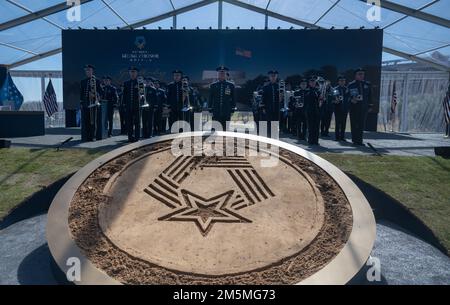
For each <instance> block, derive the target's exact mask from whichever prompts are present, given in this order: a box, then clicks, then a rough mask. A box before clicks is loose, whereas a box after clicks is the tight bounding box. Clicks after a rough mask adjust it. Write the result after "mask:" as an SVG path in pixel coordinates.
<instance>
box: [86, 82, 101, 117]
mask: <svg viewBox="0 0 450 305" xmlns="http://www.w3.org/2000/svg"><path fill="white" fill-rule="evenodd" d="M98 100H99V96H98V92H97V79H96V78H95V76H94V75H92V76H91V79H90V80H89V105H88V108H89V114H90V120H91V124H94V123H95V118H94V116H95V113H96V111H95V107H97V106H100V103H99V102H98Z"/></svg>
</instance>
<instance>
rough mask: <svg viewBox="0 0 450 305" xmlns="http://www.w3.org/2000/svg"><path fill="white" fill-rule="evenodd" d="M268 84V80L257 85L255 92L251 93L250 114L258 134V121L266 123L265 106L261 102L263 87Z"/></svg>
mask: <svg viewBox="0 0 450 305" xmlns="http://www.w3.org/2000/svg"><path fill="white" fill-rule="evenodd" d="M268 83H269V78H266V79H265V80H264V83H263V84H261V85H259V86H258V87H257V88H256V91H255V92H253V101H252V112H253V121H254V122H255V124H256V130H257V133H258V134H259V121H267V120H266V114H265V111H266V109H265V106H264V104H263V102H262V93H263V90H262V89H263V88H264V86H265V85H267V84H268Z"/></svg>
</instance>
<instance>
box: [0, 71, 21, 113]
mask: <svg viewBox="0 0 450 305" xmlns="http://www.w3.org/2000/svg"><path fill="white" fill-rule="evenodd" d="M22 103H23V95H22V93H20V91H19V90H18V89H17V87H16V85H14V82H13V80H12V78H11V74H9V72H8V75H7V76H6V80H5V82H4V84H3V87H2V88H1V90H0V106H10V108H11V110H19V109H20V107H21V106H22Z"/></svg>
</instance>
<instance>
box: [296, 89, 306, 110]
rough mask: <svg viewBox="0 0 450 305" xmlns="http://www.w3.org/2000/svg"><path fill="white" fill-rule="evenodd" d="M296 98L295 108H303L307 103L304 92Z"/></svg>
mask: <svg viewBox="0 0 450 305" xmlns="http://www.w3.org/2000/svg"><path fill="white" fill-rule="evenodd" d="M294 99H295V103H294V107H295V108H302V107H303V106H304V105H305V94H304V93H303V92H302V93H301V95H300V96H294Z"/></svg>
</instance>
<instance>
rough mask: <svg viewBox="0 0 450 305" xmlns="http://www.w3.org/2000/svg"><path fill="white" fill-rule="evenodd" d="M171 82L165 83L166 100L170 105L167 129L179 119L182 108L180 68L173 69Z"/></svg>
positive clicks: (181, 73)
mask: <svg viewBox="0 0 450 305" xmlns="http://www.w3.org/2000/svg"><path fill="white" fill-rule="evenodd" d="M172 74H173V82H171V83H169V84H168V85H167V102H168V103H169V105H170V115H169V129H170V128H172V125H173V123H175V122H176V121H178V120H181V118H182V113H181V109H182V108H183V92H182V83H181V78H182V76H183V72H182V71H181V70H178V69H177V70H174V71H173V72H172Z"/></svg>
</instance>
